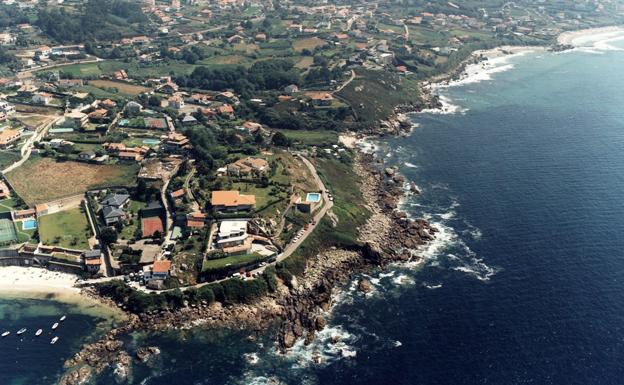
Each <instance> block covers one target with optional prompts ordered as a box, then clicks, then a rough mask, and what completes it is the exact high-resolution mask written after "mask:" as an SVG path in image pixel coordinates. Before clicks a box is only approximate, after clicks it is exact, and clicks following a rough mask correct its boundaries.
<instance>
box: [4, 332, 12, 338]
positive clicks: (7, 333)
mask: <svg viewBox="0 0 624 385" xmlns="http://www.w3.org/2000/svg"><path fill="white" fill-rule="evenodd" d="M9 334H11V332H4V333H2V337H6V336H8V335H9Z"/></svg>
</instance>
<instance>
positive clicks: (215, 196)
mask: <svg viewBox="0 0 624 385" xmlns="http://www.w3.org/2000/svg"><path fill="white" fill-rule="evenodd" d="M210 203H211V205H212V207H213V208H214V210H215V211H217V212H237V211H249V210H251V209H253V208H254V207H256V197H255V195H243V194H241V193H240V192H239V191H213V192H212V194H211V198H210Z"/></svg>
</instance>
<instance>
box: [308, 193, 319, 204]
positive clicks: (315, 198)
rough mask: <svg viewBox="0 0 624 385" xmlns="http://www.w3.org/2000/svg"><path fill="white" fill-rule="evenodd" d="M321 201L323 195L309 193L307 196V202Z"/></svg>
mask: <svg viewBox="0 0 624 385" xmlns="http://www.w3.org/2000/svg"><path fill="white" fill-rule="evenodd" d="M320 201H321V194H319V193H309V194H308V195H307V196H306V202H313V203H318V202H320Z"/></svg>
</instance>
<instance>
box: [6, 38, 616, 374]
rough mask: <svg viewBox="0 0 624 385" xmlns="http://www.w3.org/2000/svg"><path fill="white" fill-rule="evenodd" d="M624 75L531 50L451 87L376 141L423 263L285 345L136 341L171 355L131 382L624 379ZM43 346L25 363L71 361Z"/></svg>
mask: <svg viewBox="0 0 624 385" xmlns="http://www.w3.org/2000/svg"><path fill="white" fill-rule="evenodd" d="M512 67H513V68H512ZM503 69H507V70H506V71H502V70H503ZM623 70H624V52H623V51H619V50H615V49H612V50H595V49H592V50H575V51H572V52H566V53H559V54H554V53H547V52H532V53H528V54H525V55H521V56H516V57H510V58H507V59H505V61H504V62H501V63H500V64H499V66H498V70H494V71H492V73H491V78H490V79H484V80H483V81H481V82H465V84H463V85H460V86H455V87H450V88H446V89H442V90H440V92H441V93H442V95H443V96H445V100H448V101H450V102H451V103H453V104H455V105H457V106H458V107H459V108H458V109H457V112H456V113H454V114H440V113H426V114H417V115H414V116H413V120H414V122H415V123H417V127H416V128H415V129H414V131H413V132H412V134H411V135H410V136H409V137H407V138H394V139H389V140H387V141H384V142H381V143H378V145H379V149H378V154H379V156H382V157H384V159H385V160H386V162H387V163H388V164H399V165H401V171H402V172H403V173H404V174H405V175H406V177H407V178H408V179H409V180H412V181H414V182H415V183H416V184H417V185H418V186H419V187H420V189H421V190H422V194H421V195H420V196H413V197H410V198H409V199H407V200H406V202H405V204H404V208H405V209H406V210H407V211H409V212H410V214H412V215H413V216H415V217H419V216H425V217H427V218H428V219H429V220H430V221H431V222H432V223H434V224H435V226H437V227H438V228H439V229H440V234H439V235H438V238H437V240H436V241H435V242H434V243H433V244H431V245H429V246H427V247H426V248H424V249H422V250H420V251H419V252H420V254H421V255H423V256H424V257H425V258H426V262H425V264H424V266H418V267H417V266H410V265H399V266H393V267H391V268H390V269H387V270H386V271H379V272H375V273H373V274H371V275H370V276H369V277H368V278H369V279H370V280H371V282H372V284H373V286H374V288H375V290H374V291H373V293H371V294H369V295H364V294H362V293H360V292H359V291H358V290H357V289H356V286H357V285H356V282H353V283H351V284H349V285H347V286H346V287H344V288H343V290H342V291H341V292H340V293H339V295H338V297H337V298H336V303H337V304H336V306H335V308H334V310H333V313H332V314H333V315H332V318H331V319H330V322H329V327H328V328H327V329H326V330H324V331H323V332H321V333H320V335H319V336H318V338H317V340H316V341H315V342H314V343H313V344H312V345H310V346H307V347H306V346H303V344H302V343H300V344H298V345H297V346H296V347H295V348H294V349H293V351H292V352H290V353H289V354H287V355H279V354H277V353H275V347H274V345H273V343H272V334H271V332H267V333H266V334H264V335H260V336H250V335H249V334H248V333H245V332H231V331H224V330H213V331H201V330H192V331H184V332H171V333H167V334H160V335H142V334H136V335H133V336H129V337H128V340H127V341H126V345H127V346H128V347H129V348H130V349H134V348H136V347H138V346H144V345H157V346H159V347H160V348H161V349H162V354H161V355H160V356H159V357H158V358H157V359H156V360H155V361H154V362H152V363H149V364H145V365H137V366H136V367H135V368H134V370H133V375H132V377H131V380H130V383H133V384H145V385H160V384H167V385H170V384H171V383H172V382H174V381H175V382H176V383H179V384H269V383H274V384H275V383H284V384H358V385H361V384H380V383H388V384H423V385H437V384H440V385H442V384H444V385H448V384H470V385H472V384H557V385H558V384H562V385H569V384H578V385H594V384H595V385H610V384H614V385H616V384H618V385H619V384H622V383H624V236H623V235H622V234H623V233H624V204H623V203H622V202H623V198H624V71H623ZM2 342H3V341H0V343H2ZM46 351H47V352H48V353H47V356H46V355H45V354H43V353H42V356H41V358H39V359H37V360H36V361H28V362H29V365H31V366H36V364H34V363H33V362H42V361H43V362H47V360H52V361H53V360H58V357H57V356H56V355H54V356H51V355H50V354H51V353H50V352H49V350H46ZM0 352H1V350H0ZM0 354H2V353H0ZM59 354H60V355H62V354H65V353H64V352H59ZM312 356H319V357H321V359H322V363H320V364H317V363H314V362H313V361H312V359H311V358H312ZM25 359H26V358H25ZM0 362H3V363H4V358H2V359H0ZM7 362H9V361H7ZM24 362H26V361H24ZM11 368H13V369H11ZM15 368H16V367H15V366H12V365H11V364H10V363H9V364H7V365H3V369H4V370H7V371H9V372H11V370H13V372H11V373H15V371H16V369H15ZM54 373H55V372H54V371H51V372H49V373H48V376H53V375H54ZM112 378H113V377H112V375H111V374H110V373H106V374H105V375H104V376H103V377H102V378H100V379H99V382H98V383H99V384H110V383H112ZM0 382H2V381H0ZM2 383H4V382H2ZM15 383H18V382H15ZM20 383H21V382H20ZM31 383H38V382H36V381H35V382H31Z"/></svg>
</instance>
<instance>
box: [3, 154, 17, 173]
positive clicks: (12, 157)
mask: <svg viewBox="0 0 624 385" xmlns="http://www.w3.org/2000/svg"><path fill="white" fill-rule="evenodd" d="M19 158H20V156H19V154H17V153H15V152H9V151H0V170H4V169H5V168H7V167H9V166H10V165H12V164H13V163H15V162H17V161H18V160H19Z"/></svg>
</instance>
